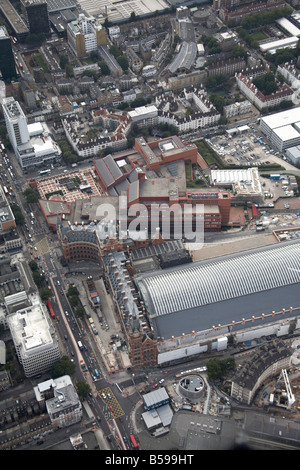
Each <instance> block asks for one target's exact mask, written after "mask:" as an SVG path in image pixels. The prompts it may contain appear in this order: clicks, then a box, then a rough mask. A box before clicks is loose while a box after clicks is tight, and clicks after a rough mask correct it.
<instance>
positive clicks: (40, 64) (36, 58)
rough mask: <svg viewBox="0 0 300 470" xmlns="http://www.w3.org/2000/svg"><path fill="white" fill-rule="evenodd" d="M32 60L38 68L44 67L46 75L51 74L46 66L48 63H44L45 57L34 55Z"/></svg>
mask: <svg viewBox="0 0 300 470" xmlns="http://www.w3.org/2000/svg"><path fill="white" fill-rule="evenodd" d="M32 59H33V60H34V62H35V64H36V65H37V66H38V67H42V69H43V71H44V72H45V73H49V72H50V70H49V69H48V66H47V64H46V62H45V61H44V59H43V57H42V54H40V53H38V54H34V55H33V56H32Z"/></svg>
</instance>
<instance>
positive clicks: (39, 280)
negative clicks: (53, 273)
mask: <svg viewBox="0 0 300 470" xmlns="http://www.w3.org/2000/svg"><path fill="white" fill-rule="evenodd" d="M32 277H33V280H34V282H35V283H36V285H37V287H42V286H43V284H44V282H45V276H44V275H43V274H40V273H39V272H38V271H33V273H32Z"/></svg>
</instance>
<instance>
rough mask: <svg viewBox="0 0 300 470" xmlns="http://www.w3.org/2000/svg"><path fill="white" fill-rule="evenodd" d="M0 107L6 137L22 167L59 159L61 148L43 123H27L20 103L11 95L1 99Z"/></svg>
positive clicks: (30, 166)
mask: <svg viewBox="0 0 300 470" xmlns="http://www.w3.org/2000/svg"><path fill="white" fill-rule="evenodd" d="M2 109H3V114H4V119H5V123H6V129H7V133H8V137H9V140H10V143H11V145H12V147H13V150H14V152H15V155H16V158H17V160H18V162H19V164H20V166H21V168H22V169H28V168H33V167H36V166H39V165H42V164H43V163H44V162H55V161H56V160H59V159H60V157H61V150H60V148H59V147H58V145H57V144H56V142H54V141H53V140H52V138H51V137H50V135H49V134H50V131H49V129H48V127H47V125H46V124H45V123H40V122H35V123H33V124H27V119H26V116H25V114H24V112H23V110H22V108H21V106H20V104H19V103H18V101H15V99H14V98H13V97H9V98H5V99H4V100H3V103H2Z"/></svg>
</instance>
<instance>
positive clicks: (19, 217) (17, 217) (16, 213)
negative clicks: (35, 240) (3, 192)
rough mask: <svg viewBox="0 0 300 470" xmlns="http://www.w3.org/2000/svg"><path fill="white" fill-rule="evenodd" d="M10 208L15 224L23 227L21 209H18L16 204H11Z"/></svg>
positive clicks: (23, 219) (23, 218) (23, 220)
mask: <svg viewBox="0 0 300 470" xmlns="http://www.w3.org/2000/svg"><path fill="white" fill-rule="evenodd" d="M10 208H11V210H12V212H13V214H14V218H15V221H16V224H17V225H24V222H25V217H24V214H23V211H22V209H21V207H19V206H18V205H17V204H11V206H10Z"/></svg>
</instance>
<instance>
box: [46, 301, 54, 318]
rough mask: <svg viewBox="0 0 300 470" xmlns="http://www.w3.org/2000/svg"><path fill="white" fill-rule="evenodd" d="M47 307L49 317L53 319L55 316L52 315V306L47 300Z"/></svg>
mask: <svg viewBox="0 0 300 470" xmlns="http://www.w3.org/2000/svg"><path fill="white" fill-rule="evenodd" d="M47 307H48V310H49V313H50V315H51V317H52V318H55V314H54V311H53V308H52V305H51V303H50V300H47Z"/></svg>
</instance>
